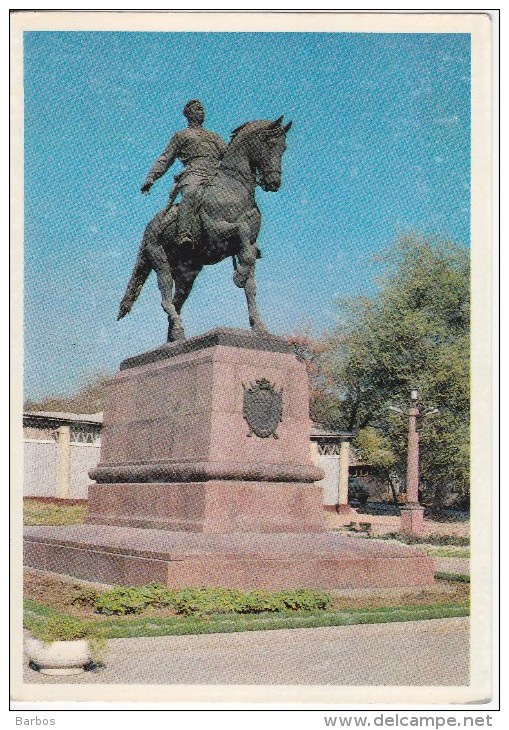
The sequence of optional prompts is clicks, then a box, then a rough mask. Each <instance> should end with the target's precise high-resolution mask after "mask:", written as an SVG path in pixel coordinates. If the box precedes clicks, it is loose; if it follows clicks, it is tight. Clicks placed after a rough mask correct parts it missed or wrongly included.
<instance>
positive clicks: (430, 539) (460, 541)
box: [376, 532, 470, 547]
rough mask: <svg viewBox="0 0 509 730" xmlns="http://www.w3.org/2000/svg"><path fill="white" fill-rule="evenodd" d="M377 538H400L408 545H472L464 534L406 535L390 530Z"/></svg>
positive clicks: (400, 540)
mask: <svg viewBox="0 0 509 730" xmlns="http://www.w3.org/2000/svg"><path fill="white" fill-rule="evenodd" d="M376 539H377V540H399V542H404V543H406V544H407V545H421V544H424V545H455V546H458V547H464V546H466V545H470V538H469V537H467V536H464V535H423V536H422V537H417V536H416V535H405V533H403V532H388V533H386V534H385V535H377V536H376Z"/></svg>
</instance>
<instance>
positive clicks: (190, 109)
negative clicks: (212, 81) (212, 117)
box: [183, 99, 205, 124]
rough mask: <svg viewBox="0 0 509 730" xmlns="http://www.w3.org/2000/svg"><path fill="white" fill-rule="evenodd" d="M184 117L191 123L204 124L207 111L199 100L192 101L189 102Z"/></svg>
mask: <svg viewBox="0 0 509 730" xmlns="http://www.w3.org/2000/svg"><path fill="white" fill-rule="evenodd" d="M183 113H184V116H185V117H186V119H187V120H188V121H189V122H196V123H198V124H203V120H204V119H205V109H204V108H203V104H202V103H201V101H200V100H199V99H191V101H188V102H187V104H186V105H185V107H184V110H183Z"/></svg>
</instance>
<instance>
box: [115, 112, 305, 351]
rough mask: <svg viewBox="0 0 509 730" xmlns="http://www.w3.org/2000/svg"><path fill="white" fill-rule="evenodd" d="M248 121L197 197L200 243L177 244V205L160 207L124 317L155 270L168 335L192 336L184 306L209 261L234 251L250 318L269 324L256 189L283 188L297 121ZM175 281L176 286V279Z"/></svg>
mask: <svg viewBox="0 0 509 730" xmlns="http://www.w3.org/2000/svg"><path fill="white" fill-rule="evenodd" d="M282 120H283V117H280V118H279V119H277V120H276V121H274V122H271V121H266V120H257V121H254V122H247V123H246V124H243V125H242V126H241V127H238V128H237V129H236V130H235V131H234V132H233V133H232V138H231V141H230V144H229V145H228V148H227V150H226V152H225V153H224V156H223V158H222V160H221V166H220V170H219V171H218V172H217V173H216V174H215V175H214V177H213V178H212V179H211V180H210V182H208V183H207V184H205V185H204V186H203V187H202V189H201V191H200V193H199V194H198V196H197V197H198V200H197V202H196V208H195V216H194V228H193V237H194V240H195V242H196V243H195V245H194V246H193V247H191V248H187V249H186V250H184V248H183V247H180V246H178V245H177V243H176V240H175V236H176V216H177V214H176V208H175V206H174V207H172V208H170V209H169V211H167V210H163V211H161V212H159V213H157V214H156V215H155V216H154V218H153V219H152V220H151V221H150V223H149V224H148V226H147V227H146V229H145V233H144V235H143V240H142V243H141V247H140V251H139V253H138V258H137V260H136V264H135V267H134V271H133V273H132V275H131V279H130V281H129V284H128V286H127V289H126V293H125V294H124V297H123V299H122V302H121V304H120V310H119V314H118V319H121V318H122V317H125V315H126V314H128V313H129V312H130V311H131V309H132V306H133V304H134V302H135V301H136V299H137V298H138V295H139V293H140V291H141V289H142V287H143V284H144V283H145V281H146V280H147V277H148V275H149V274H150V272H151V271H152V270H154V271H155V273H156V276H157V283H158V286H159V290H160V292H161V306H162V308H163V309H164V311H165V312H166V314H167V315H168V342H173V341H175V340H181V339H184V327H183V324H182V320H181V318H180V312H181V309H182V306H183V304H184V302H185V301H186V299H187V298H188V296H189V294H190V292H191V289H192V287H193V284H194V282H195V279H196V277H197V276H198V274H199V273H200V271H201V270H202V268H203V267H204V266H208V265H210V264H217V263H219V262H220V261H222V260H223V259H225V258H227V257H229V256H231V257H232V259H233V265H234V269H235V271H234V274H233V280H234V283H235V284H236V286H238V287H240V288H243V289H244V291H245V293H246V300H247V308H248V313H249V324H250V325H251V328H252V329H253V330H254V331H255V332H257V333H265V332H267V329H266V327H265V325H264V324H263V322H262V321H261V319H260V315H259V314H258V309H257V307H256V282H255V267H256V260H257V258H259V256H260V253H259V250H258V248H257V246H256V239H257V237H258V233H259V231H260V224H261V214H260V211H259V209H258V206H257V205H256V200H255V188H256V186H257V185H260V186H261V187H262V188H263V190H265V191H271V192H276V191H277V190H279V187H280V185H281V160H282V156H283V153H284V151H285V149H286V141H285V140H286V133H287V132H288V130H289V129H290V127H291V124H292V123H291V122H289V123H288V124H287V125H286V126H283V125H282ZM174 284H175V293H173V285H174Z"/></svg>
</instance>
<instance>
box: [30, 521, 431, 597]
mask: <svg viewBox="0 0 509 730" xmlns="http://www.w3.org/2000/svg"><path fill="white" fill-rule="evenodd" d="M25 565H27V566H30V567H33V568H38V569H39V570H46V571H51V572H56V573H64V574H67V575H72V576H75V577H76V578H82V579H84V580H88V581H97V582H100V583H108V584H119V585H133V586H134V585H144V584H146V583H150V582H152V581H155V582H158V583H162V584H165V585H168V586H170V587H172V588H186V587H200V586H210V587H224V588H239V589H242V590H252V589H255V588H260V589H265V590H283V589H292V588H318V589H324V590H330V589H334V588H389V587H399V586H401V587H404V586H426V585H432V584H433V582H434V578H433V573H434V567H433V561H432V559H431V558H429V557H427V556H426V555H425V554H424V553H423V552H422V551H421V550H418V549H415V548H410V547H408V546H405V545H401V546H399V545H392V544H380V543H378V544H376V545H374V544H373V542H372V541H370V540H361V539H359V538H357V539H356V538H352V537H348V536H343V535H337V534H334V533H320V534H295V533H279V534H260V533H248V532H241V533H229V534H212V533H207V534H205V533H191V532H172V531H169V530H154V529H145V528H136V527H111V526H106V525H72V526H70V527H39V526H38V527H27V528H26V530H25Z"/></svg>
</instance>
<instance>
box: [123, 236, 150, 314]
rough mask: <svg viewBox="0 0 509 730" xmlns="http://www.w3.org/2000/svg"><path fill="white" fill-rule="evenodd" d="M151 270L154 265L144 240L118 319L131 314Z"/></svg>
mask: <svg viewBox="0 0 509 730" xmlns="http://www.w3.org/2000/svg"><path fill="white" fill-rule="evenodd" d="M151 271H152V266H151V264H150V261H149V257H148V255H147V252H146V249H145V246H144V241H143V242H142V244H141V246H140V250H139V252H138V258H137V259H136V264H135V265H134V270H133V273H132V274H131V278H130V279H129V284H128V285H127V289H126V290H125V294H124V296H123V298H122V301H121V302H120V308H119V310H118V317H117V320H118V319H122V317H125V316H126V314H129V312H130V311H131V309H132V308H133V304H134V302H135V301H136V300H137V299H138V297H139V295H140V291H141V290H142V288H143V284H144V283H145V282H146V281H147V278H148V275H149V274H150V272H151Z"/></svg>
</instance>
